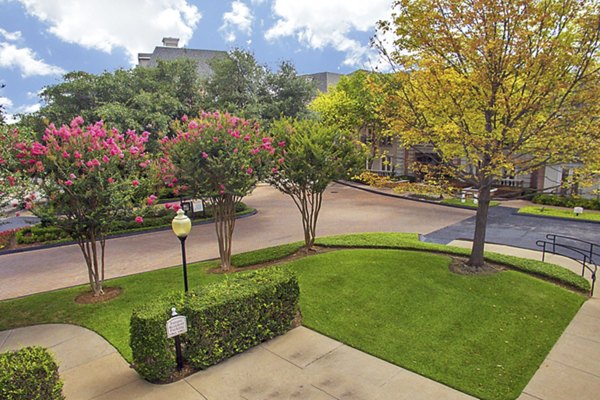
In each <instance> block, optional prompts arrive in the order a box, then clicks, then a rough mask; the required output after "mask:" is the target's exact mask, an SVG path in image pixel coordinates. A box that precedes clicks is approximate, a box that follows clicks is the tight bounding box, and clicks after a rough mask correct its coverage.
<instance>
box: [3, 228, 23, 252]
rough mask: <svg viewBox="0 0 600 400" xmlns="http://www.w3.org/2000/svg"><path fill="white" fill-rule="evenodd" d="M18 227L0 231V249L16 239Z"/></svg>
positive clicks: (10, 244) (12, 243) (11, 243)
mask: <svg viewBox="0 0 600 400" xmlns="http://www.w3.org/2000/svg"><path fill="white" fill-rule="evenodd" d="M18 231H19V229H11V230H8V231H2V232H0V250H2V249H5V248H8V247H11V246H13V245H14V244H15V243H16V240H17V232H18Z"/></svg>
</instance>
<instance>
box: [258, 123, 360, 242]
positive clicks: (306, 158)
mask: <svg viewBox="0 0 600 400" xmlns="http://www.w3.org/2000/svg"><path fill="white" fill-rule="evenodd" d="M271 133H272V135H273V138H274V139H275V140H276V141H277V143H279V144H280V145H281V146H280V147H279V148H280V149H281V150H279V151H278V152H279V153H280V154H281V155H282V156H281V158H279V159H278V163H279V165H278V167H276V168H275V169H274V170H273V173H272V174H271V175H270V176H269V177H268V178H267V182H269V183H270V184H271V185H273V186H274V187H276V188H277V189H278V190H279V191H281V192H282V193H284V194H286V195H288V196H290V197H291V198H292V200H293V201H294V204H296V207H297V208H298V210H299V211H300V214H301V215H302V227H303V229H304V243H305V246H306V249H307V250H310V249H311V248H312V246H313V245H314V243H315V237H316V232H317V221H318V218H319V213H320V211H321V205H322V202H323V192H324V191H325V189H327V186H328V185H329V184H330V183H331V182H332V181H333V180H336V179H343V178H346V177H348V176H352V175H354V174H356V172H357V171H358V170H359V169H360V168H361V167H362V165H363V162H364V157H363V156H364V152H363V146H362V145H361V144H360V143H357V142H356V141H353V140H352V138H351V137H350V136H349V135H348V134H347V133H344V132H343V131H340V130H337V129H336V128H335V127H332V126H330V125H327V124H325V123H323V122H321V121H316V120H310V119H309V120H293V119H282V120H278V121H275V122H274V123H273V124H272V125H271ZM284 153H285V156H283V154H284Z"/></svg>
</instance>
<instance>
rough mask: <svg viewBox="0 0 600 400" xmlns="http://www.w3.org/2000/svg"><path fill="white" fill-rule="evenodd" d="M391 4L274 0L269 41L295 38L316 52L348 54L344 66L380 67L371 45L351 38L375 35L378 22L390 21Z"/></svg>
mask: <svg viewBox="0 0 600 400" xmlns="http://www.w3.org/2000/svg"><path fill="white" fill-rule="evenodd" d="M391 6H392V1H391V0H369V1H368V5H366V4H365V0H303V1H297V0H274V2H273V14H274V16H275V17H276V18H277V21H276V23H275V25H273V26H272V27H271V28H269V29H268V30H267V31H266V32H265V38H266V39H267V40H276V39H278V38H282V37H286V36H295V37H296V38H297V40H298V41H299V42H301V43H303V44H305V45H306V46H308V47H310V48H314V49H323V48H326V47H332V48H334V49H336V50H338V51H341V52H343V53H345V55H346V58H345V59H344V62H343V63H344V64H345V65H349V66H355V67H362V66H366V65H371V64H378V63H379V56H378V54H377V52H376V51H375V50H374V49H372V48H370V47H369V44H368V43H361V42H359V41H358V40H356V39H353V38H351V37H350V35H351V34H352V33H353V32H356V31H358V32H372V33H375V25H376V23H377V21H379V20H382V19H385V18H387V17H389V15H390V13H391Z"/></svg>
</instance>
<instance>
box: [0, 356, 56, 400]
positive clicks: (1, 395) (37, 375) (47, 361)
mask: <svg viewBox="0 0 600 400" xmlns="http://www.w3.org/2000/svg"><path fill="white" fill-rule="evenodd" d="M62 386H63V383H62V381H61V380H60V377H59V376H58V366H57V365H56V362H54V359H53V358H52V356H51V355H50V353H48V351H47V350H46V349H43V348H41V347H25V348H22V349H20V350H17V351H10V352H8V353H2V354H0V399H3V400H58V399H64V397H63V395H62Z"/></svg>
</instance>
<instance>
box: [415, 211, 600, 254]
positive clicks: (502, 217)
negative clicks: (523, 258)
mask: <svg viewBox="0 0 600 400" xmlns="http://www.w3.org/2000/svg"><path fill="white" fill-rule="evenodd" d="M516 211H517V210H516V209H514V208H508V207H492V208H490V213H489V216H488V224H487V230H486V236H485V240H486V242H488V243H497V244H503V245H508V246H514V247H521V248H526V249H533V250H539V249H540V248H539V247H537V246H536V244H535V242H536V241H537V240H543V239H544V238H545V236H546V234H549V233H550V234H560V235H564V236H571V237H575V238H579V239H581V240H586V241H589V242H593V243H599V244H600V224H597V223H591V222H579V221H575V222H574V221H566V220H558V219H554V218H539V217H531V216H526V215H520V214H516ZM474 230H475V217H474V216H473V217H471V218H467V219H464V220H462V221H459V222H457V223H455V224H453V225H450V226H447V227H445V228H442V229H440V230H437V231H435V232H431V233H429V234H427V235H426V236H425V240H426V241H428V242H434V243H442V244H448V243H450V242H451V241H453V240H456V239H466V240H473V232H474Z"/></svg>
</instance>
